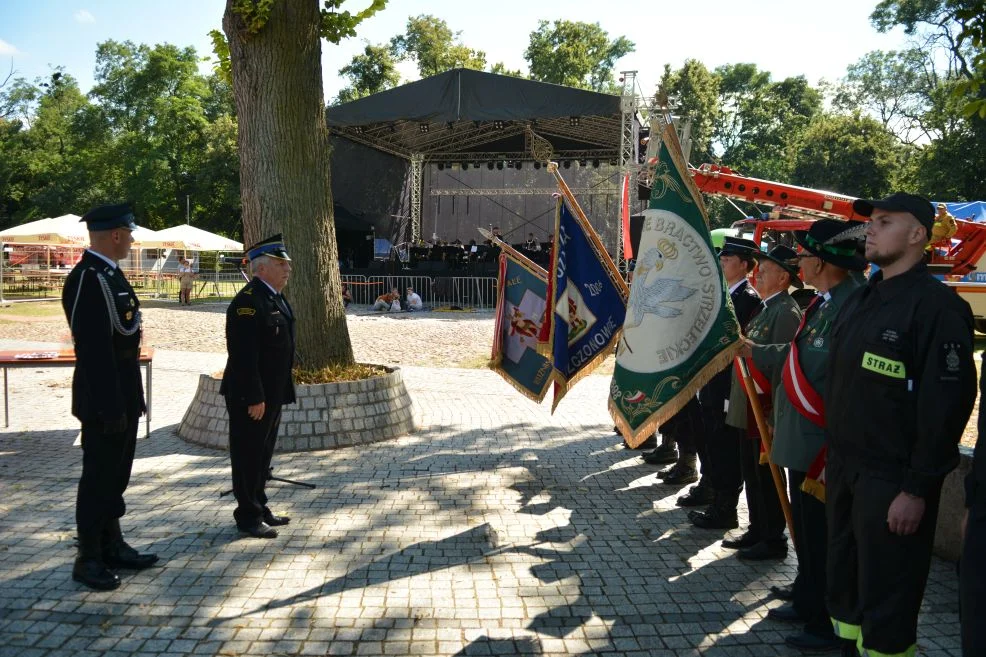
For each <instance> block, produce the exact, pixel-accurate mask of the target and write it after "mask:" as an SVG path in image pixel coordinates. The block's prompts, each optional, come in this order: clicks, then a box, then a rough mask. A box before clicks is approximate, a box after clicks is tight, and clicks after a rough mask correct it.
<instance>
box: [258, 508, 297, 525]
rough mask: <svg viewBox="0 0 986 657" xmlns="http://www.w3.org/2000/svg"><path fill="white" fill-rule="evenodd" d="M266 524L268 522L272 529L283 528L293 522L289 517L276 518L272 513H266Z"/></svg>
mask: <svg viewBox="0 0 986 657" xmlns="http://www.w3.org/2000/svg"><path fill="white" fill-rule="evenodd" d="M264 522H266V523H267V524H268V525H270V526H271V527H281V526H282V525H286V524H288V523H289V522H291V518H289V517H287V516H275V515H274V514H273V513H271V512H270V511H267V512H266V513H264Z"/></svg>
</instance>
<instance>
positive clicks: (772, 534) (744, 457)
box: [740, 437, 787, 544]
mask: <svg viewBox="0 0 986 657" xmlns="http://www.w3.org/2000/svg"><path fill="white" fill-rule="evenodd" d="M740 464H741V467H742V471H743V484H744V486H745V487H746V505H747V507H748V509H749V512H750V530H749V531H750V533H751V534H752V535H753V536H755V537H756V538H757V540H760V541H765V542H767V543H773V544H778V543H786V542H787V539H786V538H784V527H785V525H786V522H785V520H784V510H783V509H782V508H781V500H780V497H778V495H777V486H775V485H774V477H773V475H771V473H770V466H769V465H766V464H764V465H761V464H760V439H759V438H745V437H744V438H742V439H741V440H740ZM782 474H783V471H782Z"/></svg>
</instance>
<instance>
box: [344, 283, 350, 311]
mask: <svg viewBox="0 0 986 657" xmlns="http://www.w3.org/2000/svg"><path fill="white" fill-rule="evenodd" d="M352 302H353V295H352V293H350V291H349V285H348V284H346V283H343V284H342V307H343V308H348V307H349V304H351V303H352Z"/></svg>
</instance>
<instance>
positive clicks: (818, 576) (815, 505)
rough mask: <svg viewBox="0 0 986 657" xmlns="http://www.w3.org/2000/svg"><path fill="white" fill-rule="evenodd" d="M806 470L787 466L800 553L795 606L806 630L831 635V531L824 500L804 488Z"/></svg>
mask: <svg viewBox="0 0 986 657" xmlns="http://www.w3.org/2000/svg"><path fill="white" fill-rule="evenodd" d="M805 474H806V473H804V472H801V471H800V470H788V476H789V477H790V488H789V490H790V494H791V520H792V522H793V523H794V532H795V536H794V548H795V551H796V552H797V554H798V577H797V578H796V579H795V581H794V607H795V609H797V610H798V612H799V613H800V614H801V615H802V616H804V617H805V618H806V619H807V621H806V623H805V632H808V633H809V634H815V635H817V636H825V637H828V636H831V635H832V621H831V620H830V619H829V614H828V609H826V607H825V577H826V574H825V562H826V554H827V550H826V548H827V545H826V544H827V542H828V531H827V530H826V526H825V503H824V502H822V501H821V500H819V499H818V498H817V497H815V496H813V495H809V494H808V493H804V492H802V491H801V483H802V482H803V481H804V480H805Z"/></svg>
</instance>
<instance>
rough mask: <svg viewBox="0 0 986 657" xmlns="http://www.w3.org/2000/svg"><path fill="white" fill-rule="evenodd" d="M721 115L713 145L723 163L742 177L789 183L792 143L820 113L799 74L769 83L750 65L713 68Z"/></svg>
mask: <svg viewBox="0 0 986 657" xmlns="http://www.w3.org/2000/svg"><path fill="white" fill-rule="evenodd" d="M715 73H716V75H717V76H718V77H719V79H720V80H721V82H720V89H721V96H720V103H721V106H722V112H721V113H720V114H719V116H718V120H717V123H716V126H715V130H714V142H715V144H716V146H717V148H718V149H721V152H722V161H723V162H724V163H725V164H727V165H728V166H730V167H732V168H734V169H736V170H738V171H741V172H742V173H744V174H745V175H748V176H754V177H757V178H765V179H768V180H788V179H789V178H790V176H791V170H792V165H793V156H794V147H793V144H794V142H795V141H797V139H798V137H799V136H800V134H801V133H802V131H804V129H805V128H806V127H807V125H808V124H809V122H810V121H811V120H812V119H813V118H814V117H815V116H816V115H818V113H819V112H820V111H821V107H822V95H821V93H820V92H819V91H818V90H817V89H815V88H814V87H812V86H811V85H809V84H808V82H807V80H805V78H804V77H803V76H798V77H793V78H786V79H784V80H781V81H779V82H774V81H772V80H771V76H770V74H769V73H767V72H765V71H760V70H758V69H757V67H756V66H755V65H754V64H735V65H727V66H722V67H719V68H717V69H716V71H715Z"/></svg>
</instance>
